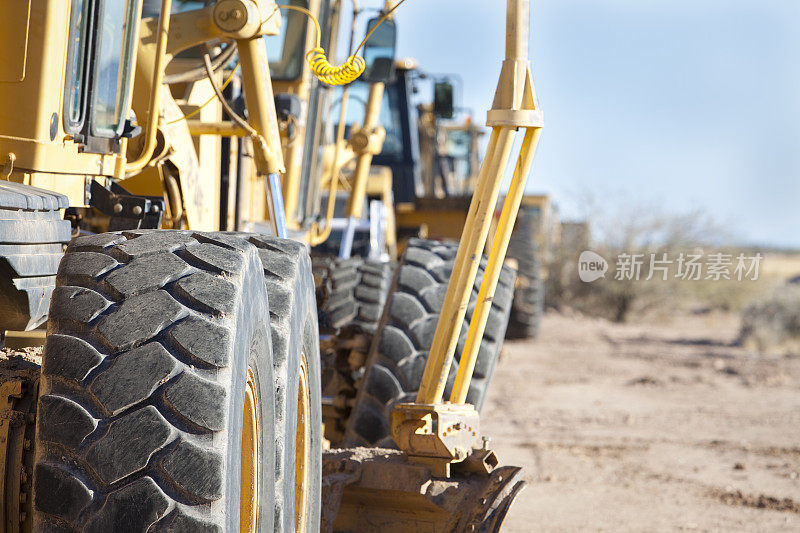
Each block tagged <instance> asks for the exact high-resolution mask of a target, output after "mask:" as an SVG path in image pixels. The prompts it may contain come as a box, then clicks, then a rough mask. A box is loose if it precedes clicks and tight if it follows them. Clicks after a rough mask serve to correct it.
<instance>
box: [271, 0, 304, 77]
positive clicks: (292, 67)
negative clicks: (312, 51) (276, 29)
mask: <svg viewBox="0 0 800 533" xmlns="http://www.w3.org/2000/svg"><path fill="white" fill-rule="evenodd" d="M288 3H289V5H293V6H298V7H304V8H306V9H308V2H306V1H305V0H291V1H290V2H288ZM281 16H282V17H283V23H282V24H281V31H280V33H279V34H278V35H268V36H266V37H264V42H265V43H266V46H267V57H268V58H269V73H270V76H272V79H273V80H280V81H291V80H296V79H297V78H299V77H300V75H301V74H302V73H303V61H304V60H305V52H306V50H305V44H306V30H307V28H308V18H307V17H306V15H305V14H303V13H300V12H298V11H294V10H290V9H282V10H281Z"/></svg>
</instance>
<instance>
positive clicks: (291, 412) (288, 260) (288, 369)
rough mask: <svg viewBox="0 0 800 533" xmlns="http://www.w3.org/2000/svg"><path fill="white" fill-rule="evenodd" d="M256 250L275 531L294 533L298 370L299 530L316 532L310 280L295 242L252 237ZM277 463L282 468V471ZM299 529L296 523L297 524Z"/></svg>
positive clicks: (316, 400)
mask: <svg viewBox="0 0 800 533" xmlns="http://www.w3.org/2000/svg"><path fill="white" fill-rule="evenodd" d="M250 242H251V243H253V244H254V245H255V246H256V247H258V248H259V250H258V254H259V256H260V257H261V263H262V264H263V266H264V279H265V280H266V283H267V293H268V295H269V305H270V308H269V311H270V316H271V324H270V325H271V326H272V354H273V360H274V363H275V377H276V380H277V396H278V397H277V402H278V405H279V406H280V408H279V409H278V410H277V411H278V412H277V420H276V424H275V425H276V433H277V436H278V439H277V441H276V453H277V456H278V461H277V464H278V465H279V468H278V469H277V470H276V472H275V476H276V480H277V482H278V483H279V484H280V485H281V486H282V487H283V488H282V490H281V491H280V492H279V493H278V494H277V498H276V506H275V523H276V530H279V531H295V530H300V527H297V528H296V527H295V526H296V524H295V516H296V513H295V509H294V507H295V480H296V479H295V476H296V474H297V471H296V469H295V468H294V465H295V451H296V449H297V448H298V443H297V442H296V437H297V423H298V416H297V415H298V390H299V385H300V380H301V369H302V368H303V366H304V367H305V376H306V378H307V380H308V383H307V385H306V387H307V389H308V393H309V394H308V396H307V398H306V399H307V402H308V410H309V416H308V419H307V420H305V421H304V422H305V424H306V425H307V426H308V428H309V434H310V435H309V437H310V444H309V452H310V455H311V457H310V461H309V463H308V466H307V467H306V469H305V472H303V474H304V475H305V478H306V484H307V494H308V498H307V499H306V502H305V509H304V511H303V514H302V516H304V525H305V531H309V532H311V531H319V524H320V511H321V510H320V505H321V500H320V496H319V495H320V494H321V491H322V398H321V394H320V358H319V328H318V326H317V307H316V302H315V293H314V278H313V276H312V271H311V260H310V258H309V256H308V249H307V248H306V247H305V245H303V244H300V243H298V242H294V241H289V240H284V239H278V238H275V237H264V236H254V237H251V238H250ZM280 465H284V467H283V468H281V467H280ZM298 526H299V524H298Z"/></svg>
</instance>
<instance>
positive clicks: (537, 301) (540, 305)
mask: <svg viewBox="0 0 800 533" xmlns="http://www.w3.org/2000/svg"><path fill="white" fill-rule="evenodd" d="M537 228H538V211H537V210H529V209H526V208H525V207H523V208H522V209H520V213H519V217H518V218H517V222H516V224H515V226H514V232H513V233H512V234H511V239H510V241H509V243H508V254H507V256H508V257H509V258H511V259H515V260H516V262H517V282H516V287H515V288H514V303H513V305H512V306H511V316H510V318H509V320H508V329H507V330H506V338H507V339H533V338H536V336H537V335H538V334H539V324H540V322H541V320H542V315H543V314H544V280H543V279H542V261H541V258H540V254H539V246H538V245H537V243H536V235H537Z"/></svg>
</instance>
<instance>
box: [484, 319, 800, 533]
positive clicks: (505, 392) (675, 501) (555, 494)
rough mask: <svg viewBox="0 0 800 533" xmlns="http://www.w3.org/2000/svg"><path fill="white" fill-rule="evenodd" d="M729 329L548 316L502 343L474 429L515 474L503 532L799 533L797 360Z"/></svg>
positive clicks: (730, 324)
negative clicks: (757, 348) (521, 470)
mask: <svg viewBox="0 0 800 533" xmlns="http://www.w3.org/2000/svg"><path fill="white" fill-rule="evenodd" d="M737 327H738V321H737V319H736V317H734V316H730V315H701V316H685V317H680V318H678V319H674V320H673V321H670V322H666V323H665V322H663V321H662V322H661V323H658V324H652V325H625V326H622V325H616V324H610V323H608V322H604V321H599V320H592V319H587V318H581V317H569V316H563V315H555V314H549V315H548V316H547V317H546V318H545V320H544V323H543V328H542V332H541V336H540V340H537V341H534V342H517V343H507V344H506V348H505V353H504V355H503V359H502V360H501V362H500V364H499V365H498V368H497V371H496V374H495V378H494V381H493V385H492V390H491V392H490V395H489V400H488V402H487V404H486V405H485V407H484V410H483V415H482V417H481V418H482V424H483V427H484V429H485V430H486V432H487V433H488V434H489V435H490V436H491V437H492V439H493V440H492V444H493V446H494V448H495V449H496V451H497V452H498V455H499V456H500V459H501V461H502V462H504V463H506V464H517V465H522V466H524V467H526V478H527V481H528V482H529V486H528V487H527V488H526V489H525V491H523V493H522V494H521V495H520V497H519V498H518V499H517V501H516V503H515V505H514V507H512V509H511V512H510V514H509V517H508V519H507V521H506V528H505V529H504V531H509V532H515V531H518V532H522V531H684V530H697V531H720V530H724V531H789V530H794V531H800V359H786V358H767V357H759V356H757V355H754V354H748V353H746V352H745V351H744V350H743V349H741V348H738V347H735V346H733V344H732V341H733V340H734V339H735V337H736V333H737Z"/></svg>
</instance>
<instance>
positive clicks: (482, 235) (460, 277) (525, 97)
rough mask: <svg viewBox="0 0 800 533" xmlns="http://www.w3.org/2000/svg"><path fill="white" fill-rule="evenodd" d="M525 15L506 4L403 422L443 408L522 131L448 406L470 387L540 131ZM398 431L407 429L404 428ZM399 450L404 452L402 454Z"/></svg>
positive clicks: (517, 1)
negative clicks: (480, 150) (473, 177)
mask: <svg viewBox="0 0 800 533" xmlns="http://www.w3.org/2000/svg"><path fill="white" fill-rule="evenodd" d="M529 13H530V5H529V1H528V0H508V1H507V17H506V57H505V61H503V67H502V70H501V73H500V80H499V82H498V86H497V91H496V93H495V97H494V102H493V105H492V109H491V110H490V111H489V112H488V113H487V125H489V126H491V127H492V133H491V136H490V138H489V144H488V148H487V153H486V157H485V158H484V160H483V164H482V165H481V169H480V172H479V174H478V179H477V184H476V189H475V193H474V195H473V198H472V201H471V203H470V208H469V212H468V213H467V219H466V222H465V225H464V230H463V232H462V235H461V241H460V244H459V247H458V253H457V255H456V261H455V266H454V268H453V273H452V275H451V278H450V283H449V284H448V287H447V294H446V296H445V300H444V304H443V306H442V311H441V314H440V318H439V321H438V323H437V325H436V332H435V333H434V338H433V343H432V346H431V351H430V356H429V357H428V361H427V364H426V365H425V371H424V373H423V376H422V383H421V384H420V388H419V392H418V394H417V399H416V404H400V405H398V406H397V407H396V408H395V409H397V410H399V411H401V412H402V413H405V414H406V415H407V416H412V417H413V416H414V412H415V410H416V411H418V409H417V408H416V407H415V406H418V405H420V404H422V405H434V406H435V405H436V404H440V403H441V401H442V396H443V394H444V389H445V385H446V383H447V377H448V373H449V371H450V366H451V364H452V360H453V354H454V353H455V348H456V344H457V342H458V337H459V334H460V331H461V324H462V323H463V320H464V316H465V314H466V311H467V306H468V305H469V296H470V293H471V291H472V286H473V284H474V282H475V276H476V274H477V270H478V266H479V263H480V258H481V253H482V251H483V249H484V246H485V244H486V239H487V235H488V232H489V227H490V225H491V221H492V216H493V214H494V210H495V205H496V204H497V199H498V195H499V192H500V184H501V181H502V179H503V175H504V172H505V168H506V165H507V163H508V159H509V156H510V153H511V147H512V144H513V140H514V133H515V131H516V130H517V129H519V128H525V130H526V131H525V136H524V138H523V143H522V149H521V150H520V153H519V156H518V159H517V163H516V168H515V171H514V175H513V177H512V181H511V186H510V189H509V194H508V196H507V197H506V201H505V203H504V205H503V209H502V211H501V213H500V221H499V224H498V229H497V234H496V236H495V239H494V242H493V243H492V246H491V249H490V253H489V260H488V262H487V266H486V270H485V273H484V276H483V281H482V282H481V288H480V292H479V296H478V300H477V303H476V307H475V310H474V311H473V315H472V319H471V321H470V325H469V330H468V334H467V343H468V344H467V345H466V346H465V350H464V353H463V354H462V356H461V361H460V363H459V368H458V374H457V377H456V383H455V385H454V387H453V392H452V395H451V398H450V400H451V402H456V403H462V402H463V401H464V400H465V398H466V391H467V389H468V388H469V383H470V381H471V379H472V371H473V368H474V366H475V360H476V357H477V349H478V347H479V345H480V340H481V338H482V337H483V331H484V329H485V327H486V320H487V318H488V315H489V309H490V306H491V302H492V299H493V298H494V292H495V288H496V286H497V281H498V279H499V276H500V271H501V268H502V265H503V261H504V259H505V254H506V250H507V248H508V241H509V239H510V236H511V231H512V229H513V225H514V220H515V218H516V215H517V211H518V209H519V205H520V202H521V200H522V196H523V193H524V190H525V183H526V181H527V178H528V175H529V173H530V169H531V164H532V162H533V155H534V153H535V151H536V145H537V143H538V141H539V135H540V131H541V128H542V125H543V120H542V113H541V111H540V110H539V109H538V104H537V102H536V93H535V91H534V88H533V78H532V75H531V70H530V63H529V61H528V25H529ZM403 419H404V417H403V416H397V417H393V421H394V420H403ZM405 427H413V426H409V425H408V424H406V426H405ZM400 430H401V428H399V427H393V435H396V434H397V432H398V431H400ZM406 431H407V430H406ZM413 438H414V435H411V436H410V438H408V439H400V440H401V441H403V442H411V441H413ZM396 442H397V441H396ZM405 448H409V446H406V447H405ZM405 448H404V449H405ZM406 451H410V450H408V449H407V450H406ZM450 460H457V458H455V457H452V458H450Z"/></svg>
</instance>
